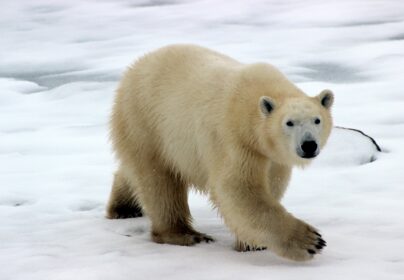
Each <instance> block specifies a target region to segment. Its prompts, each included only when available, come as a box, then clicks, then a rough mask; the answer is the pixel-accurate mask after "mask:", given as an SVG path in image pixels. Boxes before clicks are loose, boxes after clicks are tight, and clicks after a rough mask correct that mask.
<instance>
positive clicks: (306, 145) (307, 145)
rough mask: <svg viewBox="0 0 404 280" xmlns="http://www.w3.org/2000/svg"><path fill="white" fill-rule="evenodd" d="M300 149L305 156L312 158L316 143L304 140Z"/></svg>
mask: <svg viewBox="0 0 404 280" xmlns="http://www.w3.org/2000/svg"><path fill="white" fill-rule="evenodd" d="M301 148H302V151H303V152H304V156H303V157H305V158H312V157H315V156H316V154H315V153H316V151H317V143H316V142H315V141H304V142H303V144H302V146H301Z"/></svg>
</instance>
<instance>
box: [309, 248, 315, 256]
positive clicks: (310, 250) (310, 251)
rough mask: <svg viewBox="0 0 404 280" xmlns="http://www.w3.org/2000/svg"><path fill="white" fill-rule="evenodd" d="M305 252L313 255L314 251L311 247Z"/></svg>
mask: <svg viewBox="0 0 404 280" xmlns="http://www.w3.org/2000/svg"><path fill="white" fill-rule="evenodd" d="M307 252H309V254H310V255H314V254H315V253H316V252H315V251H314V250H312V249H308V250H307Z"/></svg>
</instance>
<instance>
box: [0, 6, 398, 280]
mask: <svg viewBox="0 0 404 280" xmlns="http://www.w3.org/2000/svg"><path fill="white" fill-rule="evenodd" d="M170 43H196V44H200V45H203V46H206V47H210V48H213V49H215V50H218V51H221V52H224V53H226V54H228V55H231V56H233V57H235V58H237V59H239V60H241V61H243V62H257V61H265V62H270V63H272V64H274V65H276V66H278V67H279V68H280V69H281V70H282V71H283V72H285V73H286V74H287V75H288V76H289V77H290V78H291V79H292V80H293V81H294V82H296V83H298V85H299V86H300V87H301V88H302V89H304V90H305V91H306V92H307V93H309V94H310V95H315V94H317V93H318V92H320V90H322V89H323V88H330V89H332V90H333V91H334V92H335V96H336V102H335V104H334V110H333V113H334V119H335V123H336V124H337V125H340V126H347V127H354V128H359V129H362V130H363V131H365V132H366V133H368V134H370V135H371V136H373V137H374V138H375V139H376V140H377V141H378V143H379V144H380V146H381V147H382V150H383V152H381V153H378V152H376V151H375V150H374V147H373V146H372V145H371V144H370V143H369V141H368V139H367V138H364V137H362V136H360V135H358V134H355V133H354V132H352V131H344V130H335V131H334V133H333V135H332V137H331V139H330V142H329V145H328V147H327V148H326V149H325V150H324V152H323V154H321V155H320V157H319V159H318V160H317V162H315V163H314V164H313V165H312V166H311V167H309V168H306V169H305V170H295V172H294V175H293V179H292V181H291V184H290V187H289V189H288V192H287V194H286V196H285V198H284V200H283V203H284V205H285V206H286V207H287V208H288V209H289V211H290V212H292V213H294V214H295V215H296V216H297V217H299V218H302V219H304V220H306V221H308V222H309V223H310V224H312V225H314V226H315V227H317V228H319V229H320V230H321V232H322V234H323V236H324V238H325V239H326V240H327V243H328V247H327V248H326V249H325V250H324V252H323V254H321V255H319V256H317V257H316V258H315V259H314V260H313V261H311V262H307V263H295V262H291V261H287V260H284V259H280V258H278V257H277V256H275V255H274V254H272V253H271V252H269V251H263V252H255V253H253V252H251V253H237V252H235V251H233V250H232V246H233V236H232V234H231V233H230V232H229V231H228V230H227V228H226V227H225V226H224V225H223V222H222V221H221V219H220V217H218V215H217V213H216V211H214V210H212V209H211V207H210V205H209V203H208V202H207V200H206V198H205V197H202V196H199V195H196V194H194V193H192V194H191V196H190V205H191V209H192V213H193V216H194V220H195V226H196V228H197V229H199V230H201V231H203V232H206V233H208V234H210V235H212V236H214V237H215V238H216V240H217V241H216V242H215V243H212V244H200V245H197V246H195V247H189V248H188V247H177V246H170V245H157V244H154V243H152V242H151V241H150V238H149V222H148V220H147V218H138V219H127V220H107V219H105V218H104V209H105V204H106V201H107V198H108V194H109V190H110V185H111V181H112V174H113V171H114V168H115V167H116V163H115V162H114V159H113V156H112V154H111V151H110V145H109V142H108V128H107V122H108V116H109V113H110V108H111V103H112V98H113V93H114V89H115V87H116V85H117V81H118V79H119V77H120V75H121V74H122V72H123V71H124V69H125V67H126V66H127V65H128V64H130V63H131V62H132V61H133V60H134V59H135V58H137V57H138V56H140V55H142V54H144V53H145V52H148V51H150V50H153V49H155V48H157V47H160V46H163V45H166V44H170ZM403 108H404V1H396V0H391V1H389V0H382V1H377V0H349V1H348V0H341V1H324V0H322V1H320V0H291V1H275V0H273V1H255V0H254V1H241V0H234V1H213V0H206V1H182V0H136V1H135V0H133V1H130V0H120V1H115V0H103V1H95V0H94V1H82V0H80V1H79V0H70V1H50V0H48V1H44V0H36V1H30V0H16V1H1V2H0V279H2V280H3V279H4V280H8V279H10V280H11V279H13V280H17V279H30V280H36V279H41V280H42V279H86V280H91V279H118V280H119V279H293V280H294V279H310V280H312V279H327V280H329V279H377V280H380V279H400V280H401V279H404V219H403V212H404V172H403V170H404V163H403V160H404V109H403ZM258 214H259V213H257V215H258Z"/></svg>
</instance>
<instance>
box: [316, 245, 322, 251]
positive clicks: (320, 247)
mask: <svg viewBox="0 0 404 280" xmlns="http://www.w3.org/2000/svg"><path fill="white" fill-rule="evenodd" d="M315 247H316V249H319V250H321V249H323V245H316V246H315Z"/></svg>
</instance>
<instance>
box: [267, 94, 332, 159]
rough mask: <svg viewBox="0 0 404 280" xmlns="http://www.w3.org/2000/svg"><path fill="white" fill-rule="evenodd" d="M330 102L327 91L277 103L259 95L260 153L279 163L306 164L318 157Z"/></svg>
mask: <svg viewBox="0 0 404 280" xmlns="http://www.w3.org/2000/svg"><path fill="white" fill-rule="evenodd" d="M333 101H334V96H333V94H332V92H331V91H330V90H323V91H322V92H321V93H320V94H319V95H317V96H315V97H308V96H305V95H303V96H298V97H290V98H285V99H284V100H282V101H281V102H279V103H277V100H274V99H272V98H271V97H268V96H262V97H261V98H260V100H259V110H260V113H261V118H262V124H263V126H261V128H260V130H261V132H260V136H261V137H260V142H261V146H262V147H263V150H264V152H265V153H266V154H267V155H268V157H270V158H271V159H272V160H274V161H276V162H278V163H280V164H286V165H300V166H304V165H306V164H308V163H309V162H310V161H311V160H312V159H313V158H315V157H316V156H318V154H319V153H320V151H321V149H322V148H323V146H324V145H325V143H326V142H327V139H328V137H329V135H330V132H331V128H332V118H331V113H330V108H331V106H332V104H333ZM262 130H264V131H265V132H266V133H262Z"/></svg>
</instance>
